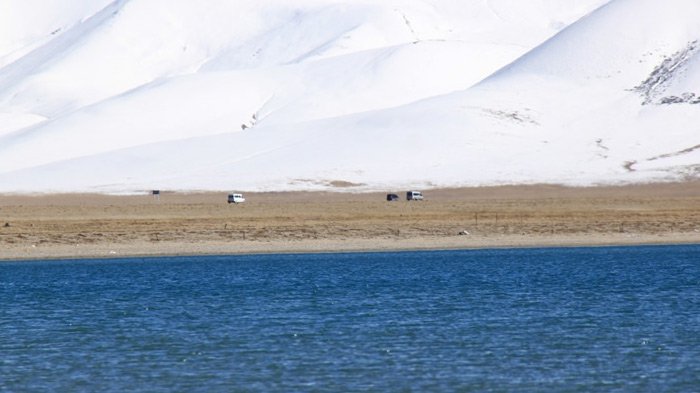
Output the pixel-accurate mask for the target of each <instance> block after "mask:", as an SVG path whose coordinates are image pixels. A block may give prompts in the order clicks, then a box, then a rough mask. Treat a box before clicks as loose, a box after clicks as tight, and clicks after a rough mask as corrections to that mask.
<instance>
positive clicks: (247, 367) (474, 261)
mask: <svg viewBox="0 0 700 393" xmlns="http://www.w3.org/2000/svg"><path fill="white" fill-rule="evenodd" d="M0 302H1V308H0V391H8V392H14V391H17V392H23V391H56V392H58V391H63V392H80V391H115V392H125V391H143V392H173V391H183V392H185V391H186V392H205V391H206V392H211V391H214V392H216V391H219V392H228V391H266V392H267V391H279V392H288V391H419V392H422V391H454V390H459V391H479V392H480V391H533V392H539V391H582V392H589V391H636V392H640V391H700V246H674V247H629V248H572V249H525V250H483V251H445V252H406V253H360V254H314V255H261V256H233V257H178V258H149V259H120V260H87V261H47V262H23V263H13V262H9V263H0Z"/></svg>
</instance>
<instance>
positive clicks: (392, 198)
mask: <svg viewBox="0 0 700 393" xmlns="http://www.w3.org/2000/svg"><path fill="white" fill-rule="evenodd" d="M386 200H387V201H389V202H394V201H398V200H399V196H398V195H396V194H386Z"/></svg>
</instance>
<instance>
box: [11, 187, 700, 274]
mask: <svg viewBox="0 0 700 393" xmlns="http://www.w3.org/2000/svg"><path fill="white" fill-rule="evenodd" d="M392 191H393V192H395V193H398V194H399V195H400V196H402V197H403V196H404V195H403V193H401V192H399V191H398V190H388V192H392ZM424 194H425V196H426V200H425V201H421V202H417V201H412V202H408V201H405V200H401V201H398V202H387V201H386V200H385V194H384V193H381V194H380V193H368V194H351V193H321V192H290V193H245V197H246V202H245V203H243V204H231V205H229V204H227V203H226V192H220V193H216V192H210V193H201V194H183V193H168V192H164V193H162V194H161V195H160V197H159V198H158V199H156V198H155V197H154V196H150V195H141V196H106V195H86V194H70V195H39V196H13V195H5V196H0V259H5V260H15V259H37V258H70V257H114V256H136V255H182V254H186V255H194V254H234V253H262V252H321V251H361V250H404V249H406V250H408V249H449V248H482V247H530V246H570V245H611V244H669V243H700V183H698V182H689V183H673V184H655V185H637V186H622V187H591V188H567V187H559V186H549V185H541V186H505V187H483V188H462V189H440V190H427V191H425V192H424Z"/></svg>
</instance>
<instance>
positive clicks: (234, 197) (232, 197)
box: [228, 194, 245, 203]
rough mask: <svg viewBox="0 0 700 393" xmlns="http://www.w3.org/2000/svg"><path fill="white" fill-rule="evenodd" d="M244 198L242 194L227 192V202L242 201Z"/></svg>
mask: <svg viewBox="0 0 700 393" xmlns="http://www.w3.org/2000/svg"><path fill="white" fill-rule="evenodd" d="M243 202H245V198H243V194H228V203H243Z"/></svg>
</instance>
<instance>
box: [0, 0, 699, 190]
mask: <svg viewBox="0 0 700 393" xmlns="http://www.w3.org/2000/svg"><path fill="white" fill-rule="evenodd" d="M698 20H700V2H698V1H697V0H668V1H664V2H659V1H658V0H528V1H522V0H490V1H489V0H383V1H381V2H377V1H369V0H299V1H294V2H290V1H286V0H210V1H207V2H194V1H190V0H117V1H107V0H72V1H70V2H64V1H58V0H6V1H4V2H0V192H31V191H44V192H49V191H98V192H129V191H137V190H149V189H174V190H203V189H210V190H227V189H240V190H293V189H303V190H307V189H338V188H339V187H344V189H349V190H375V189H376V190H380V189H389V188H391V189H394V188H403V187H437V186H468V185H486V184H505V183H543V182H546V183H563V184H576V185H589V184H600V183H618V182H646V181H666V180H682V179H689V178H690V179H694V178H697V177H698V175H699V174H700V132H699V128H700V125H699V124H700V105H699V104H700V55H699V54H698V53H699V52H700V24H699V23H697V21H698Z"/></svg>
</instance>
